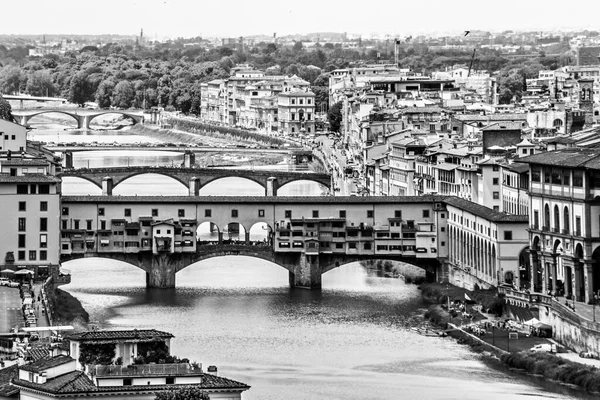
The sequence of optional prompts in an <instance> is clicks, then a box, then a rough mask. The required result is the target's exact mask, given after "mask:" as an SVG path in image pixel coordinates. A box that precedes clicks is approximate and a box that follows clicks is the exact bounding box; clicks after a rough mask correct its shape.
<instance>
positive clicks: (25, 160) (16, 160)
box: [0, 158, 48, 166]
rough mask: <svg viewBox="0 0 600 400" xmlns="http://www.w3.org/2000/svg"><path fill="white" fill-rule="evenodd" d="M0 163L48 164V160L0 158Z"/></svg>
mask: <svg viewBox="0 0 600 400" xmlns="http://www.w3.org/2000/svg"><path fill="white" fill-rule="evenodd" d="M0 165H25V166H28V165H35V166H48V161H46V160H39V159H31V158H25V159H23V158H12V159H11V160H6V159H5V160H0Z"/></svg>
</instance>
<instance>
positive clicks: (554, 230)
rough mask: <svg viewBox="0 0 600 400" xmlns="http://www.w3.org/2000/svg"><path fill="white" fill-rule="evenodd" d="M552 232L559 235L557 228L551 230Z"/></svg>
mask: <svg viewBox="0 0 600 400" xmlns="http://www.w3.org/2000/svg"><path fill="white" fill-rule="evenodd" d="M552 232H553V233H560V229H559V228H552Z"/></svg>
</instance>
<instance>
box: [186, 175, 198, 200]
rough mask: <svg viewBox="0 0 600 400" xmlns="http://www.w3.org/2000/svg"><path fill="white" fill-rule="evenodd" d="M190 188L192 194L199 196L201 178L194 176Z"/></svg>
mask: <svg viewBox="0 0 600 400" xmlns="http://www.w3.org/2000/svg"><path fill="white" fill-rule="evenodd" d="M188 188H189V193H190V196H198V194H199V193H200V178H197V177H195V176H193V177H192V178H191V179H190V182H189V185H188Z"/></svg>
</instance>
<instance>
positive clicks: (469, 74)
mask: <svg viewBox="0 0 600 400" xmlns="http://www.w3.org/2000/svg"><path fill="white" fill-rule="evenodd" d="M476 51H477V49H473V55H472V56H471V63H470V64H469V72H468V73H467V78H468V77H469V76H471V68H473V61H475V52H476Z"/></svg>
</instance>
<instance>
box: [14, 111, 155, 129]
mask: <svg viewBox="0 0 600 400" xmlns="http://www.w3.org/2000/svg"><path fill="white" fill-rule="evenodd" d="M49 113H59V114H64V115H68V116H70V117H72V118H73V119H74V120H75V121H76V122H77V129H90V122H91V121H92V120H93V119H94V118H96V117H98V116H100V115H105V114H119V115H123V116H125V117H128V118H130V119H131V120H133V123H134V124H138V123H141V122H143V121H144V116H143V114H142V113H141V112H136V111H121V110H78V109H61V108H57V109H41V110H37V109H36V110H15V111H13V116H14V117H15V119H16V120H17V122H19V124H21V125H27V123H28V122H29V120H30V119H31V118H33V117H35V116H37V115H42V114H49Z"/></svg>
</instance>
